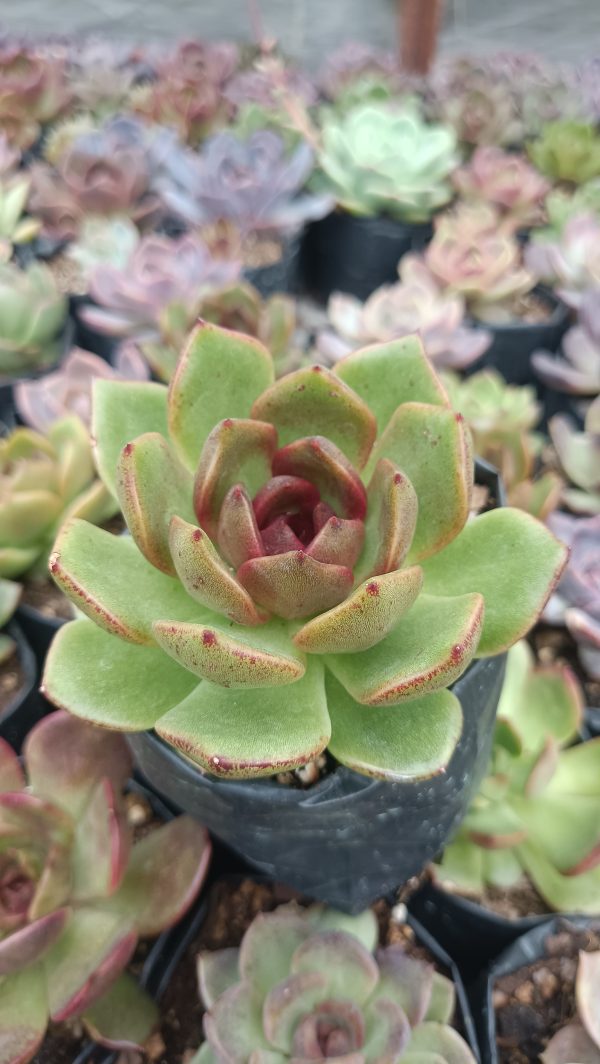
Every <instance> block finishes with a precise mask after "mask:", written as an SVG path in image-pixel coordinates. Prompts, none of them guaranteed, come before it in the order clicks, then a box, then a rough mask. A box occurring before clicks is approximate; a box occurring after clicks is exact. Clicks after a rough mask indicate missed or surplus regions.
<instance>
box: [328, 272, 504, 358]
mask: <svg viewBox="0 0 600 1064" xmlns="http://www.w3.org/2000/svg"><path fill="white" fill-rule="evenodd" d="M399 273H400V281H398V282H397V283H396V284H393V285H382V287H381V288H378V289H377V290H376V291H375V292H373V295H371V296H369V298H368V299H367V300H366V302H365V303H361V302H360V300H358V299H355V298H354V296H349V295H344V294H342V293H339V292H338V293H335V294H334V295H332V296H331V298H330V300H329V304H328V307H327V313H328V316H329V320H330V322H331V324H332V326H333V328H334V330H335V332H334V333H332V332H331V331H323V332H322V333H321V334H320V335H319V337H318V342H317V346H318V349H319V352H320V354H322V355H324V356H325V358H326V359H327V360H328V361H329V362H335V361H337V360H338V359H339V358H342V357H343V356H344V355H347V354H348V353H349V352H350V351H352V350H354V349H355V348H357V347H362V346H364V345H365V344H368V343H375V342H378V341H379V342H381V341H385V340H397V339H399V338H400V337H403V336H407V335H408V334H409V333H418V334H419V335H420V337H421V339H422V341H423V347H424V348H425V354H426V355H427V356H428V358H430V359H431V360H432V362H434V363H435V364H436V366H440V367H441V366H447V367H451V368H453V369H464V368H465V366H470V365H471V363H472V362H475V361H476V359H478V358H480V356H481V355H482V354H483V353H484V351H485V350H486V349H487V348H488V347H489V344H490V341H491V336H490V334H489V333H488V332H486V330H485V329H476V328H467V327H466V326H463V319H464V315H465V302H464V299H463V298H462V296H460V295H454V294H452V293H449V292H445V291H443V290H442V288H441V287H440V286H439V284H438V283H437V282H436V280H435V279H434V277H433V275H432V274H431V273H430V272H429V270H428V269H427V267H426V266H425V265H424V264H423V262H422V261H421V260H420V259H418V258H417V257H416V256H414V255H406V256H405V257H404V258H403V259H402V261H401V262H400V266H399Z"/></svg>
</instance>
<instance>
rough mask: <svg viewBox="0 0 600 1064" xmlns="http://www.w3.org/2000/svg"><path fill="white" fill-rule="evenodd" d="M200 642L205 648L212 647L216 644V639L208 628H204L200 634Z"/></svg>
mask: <svg viewBox="0 0 600 1064" xmlns="http://www.w3.org/2000/svg"><path fill="white" fill-rule="evenodd" d="M202 642H203V644H204V646H205V647H214V645H215V643H216V642H217V637H216V635H215V633H214V632H211V631H210V628H205V629H204V631H203V633H202Z"/></svg>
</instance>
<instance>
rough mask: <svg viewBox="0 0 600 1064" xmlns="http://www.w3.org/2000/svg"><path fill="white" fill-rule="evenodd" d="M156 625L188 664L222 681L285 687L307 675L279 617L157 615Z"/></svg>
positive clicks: (165, 643) (162, 642)
mask: <svg viewBox="0 0 600 1064" xmlns="http://www.w3.org/2000/svg"><path fill="white" fill-rule="evenodd" d="M153 631H154V636H155V638H156V641H157V643H158V644H159V646H161V647H162V648H163V650H164V651H166V653H167V654H169V655H170V656H171V657H172V658H174V660H175V661H177V662H178V663H179V664H180V665H183V667H184V669H189V671H190V672H193V673H195V675H196V676H201V677H202V679H204V680H210V682H211V683H214V684H220V685H221V686H222V687H230V688H232V689H235V688H240V687H260V688H263V687H280V686H281V685H283V684H288V683H295V682H296V680H299V679H300V677H301V676H303V675H304V671H305V667H304V655H303V653H302V651H301V650H297V649H296V647H295V646H294V644H293V642H292V640H291V639H290V635H289V633H288V631H287V627H286V626H285V625H284V624H282V623H281V621H279V620H273V621H268V622H267V623H266V624H264V625H262V626H261V627H259V628H242V627H241V626H240V625H235V626H233V625H232V626H230V627H229V628H225V627H220V626H219V625H218V624H217V625H210V626H205V625H201V624H185V623H182V622H176V621H170V620H168V621H167V620H165V621H156V622H155V624H154V625H153Z"/></svg>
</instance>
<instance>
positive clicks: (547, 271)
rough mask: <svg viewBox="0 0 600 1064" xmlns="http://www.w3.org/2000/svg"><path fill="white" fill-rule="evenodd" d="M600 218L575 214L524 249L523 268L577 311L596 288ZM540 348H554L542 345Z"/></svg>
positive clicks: (599, 271) (599, 272)
mask: <svg viewBox="0 0 600 1064" xmlns="http://www.w3.org/2000/svg"><path fill="white" fill-rule="evenodd" d="M599 237H600V218H596V217H595V216H594V215H593V214H589V213H588V214H577V215H574V216H573V217H571V218H569V219H568V221H567V222H566V223H565V225H564V226H563V228H562V230H561V231H560V232H559V233H558V234H556V235H550V236H548V235H546V234H544V233H540V234H539V235H538V236H534V237H533V238H532V240H531V242H530V243H529V244H528V246H527V248H526V249H525V254H524V260H525V265H526V267H527V268H528V269H529V270H531V271H532V272H533V273H535V275H536V277H539V279H540V280H541V281H543V282H544V284H548V285H552V287H553V288H555V289H556V292H557V294H558V295H559V296H560V298H561V299H562V300H563V301H564V302H565V303H566V304H567V306H569V307H571V308H572V309H573V310H578V309H579V308H580V306H581V303H582V301H583V298H584V294H585V293H586V292H587V291H588V290H589V289H590V288H597V287H598V286H599V285H600V252H599V246H600V245H599ZM544 347H549V349H550V350H551V351H552V350H555V348H552V347H550V346H549V345H546V344H544Z"/></svg>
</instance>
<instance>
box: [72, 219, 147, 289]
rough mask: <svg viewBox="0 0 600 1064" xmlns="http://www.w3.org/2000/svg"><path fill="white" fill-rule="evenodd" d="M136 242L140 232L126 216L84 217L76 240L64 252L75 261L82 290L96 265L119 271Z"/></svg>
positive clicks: (138, 240)
mask: <svg viewBox="0 0 600 1064" xmlns="http://www.w3.org/2000/svg"><path fill="white" fill-rule="evenodd" d="M139 242H140V233H139V230H138V228H137V226H136V225H134V223H133V222H132V221H130V220H129V218H122V217H120V216H118V215H117V216H114V217H112V218H95V217H89V218H84V219H83V221H82V222H81V225H80V226H79V232H78V235H77V239H76V240H73V241H71V242H70V243H69V244H68V246H67V248H66V250H65V255H66V256H67V258H69V259H71V260H72V261H73V262H74V263H76V264H77V267H78V270H79V271H80V272H81V277H82V281H83V283H84V285H85V288H86V291H87V288H88V286H89V279H90V276H91V274H92V273H93V272H94V270H95V268H96V267H97V266H112V267H114V268H115V269H119V270H123V269H124V268H125V267H126V265H127V263H128V261H129V260H130V258H131V257H132V255H133V253H134V251H135V249H136V247H137V246H138V244H139Z"/></svg>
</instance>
